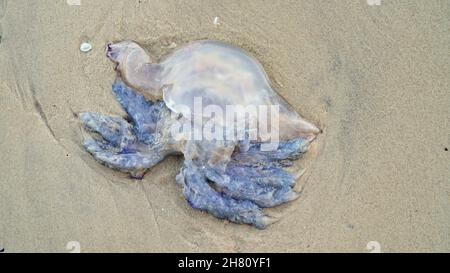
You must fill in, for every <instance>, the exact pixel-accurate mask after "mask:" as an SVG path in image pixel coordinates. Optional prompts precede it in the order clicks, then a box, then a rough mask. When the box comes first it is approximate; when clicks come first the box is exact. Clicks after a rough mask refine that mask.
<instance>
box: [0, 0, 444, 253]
mask: <svg viewBox="0 0 450 273" xmlns="http://www.w3.org/2000/svg"><path fill="white" fill-rule="evenodd" d="M77 2H78V1H73V0H70V1H66V0H58V1H56V0H39V1H29V0H14V1H7V0H0V109H1V110H0V159H1V160H0V162H1V164H0V249H2V248H4V249H5V252H69V250H68V249H66V247H67V244H68V243H69V242H79V245H80V248H81V251H82V252H369V250H368V249H367V245H368V243H369V242H372V241H375V242H378V244H379V247H380V250H381V251H382V252H450V164H449V162H450V152H449V151H448V149H449V148H450V132H449V128H450V89H449V86H450V55H449V52H450V50H449V45H450V20H449V14H450V3H449V2H448V1H444V0H442V1H421V0H415V1H387V0H386V1H385V0H381V1H380V5H369V4H368V2H367V1H366V0H358V1H350V0H348V1H312V0H311V1H279V2H278V1H277V3H276V4H275V3H274V1H259V0H250V1H237V0H236V1H206V0H205V1H162V0H161V1H156V0H152V1H150V0H139V1H138V0H117V1H107V0H80V1H79V3H80V5H74V4H77ZM113 2H114V3H113ZM369 2H370V3H372V2H373V1H369ZM375 2H376V1H375ZM216 17H217V19H215V18H216ZM199 39H214V40H220V41H224V42H227V43H230V44H233V45H236V46H239V47H242V48H244V49H245V50H247V51H248V52H250V53H252V54H253V55H254V56H255V57H257V58H258V60H259V61H260V62H261V63H262V64H263V66H264V68H265V70H266V71H267V73H268V75H269V77H270V79H271V81H272V83H273V87H274V89H275V90H276V91H277V92H278V93H279V94H280V95H281V96H282V97H284V98H285V99H286V101H288V102H289V103H290V104H291V105H292V106H293V108H294V109H295V110H296V111H297V112H298V113H300V114H301V115H303V116H304V117H305V118H307V119H308V120H310V121H312V122H314V123H315V124H317V125H318V126H320V128H322V129H323V131H324V133H323V134H322V135H321V136H320V137H319V139H318V140H317V141H316V143H315V145H314V147H313V149H312V150H311V151H310V152H309V153H308V155H307V156H306V157H305V158H304V159H302V160H300V161H299V162H298V164H300V165H302V166H305V167H306V169H307V170H306V174H305V176H304V177H303V178H302V179H301V180H300V181H299V182H298V183H299V185H298V187H303V191H302V195H301V197H300V198H299V199H298V200H296V201H293V202H291V203H288V204H285V205H283V206H281V207H278V208H274V209H271V210H270V213H272V214H274V215H277V216H278V217H279V219H280V220H279V221H278V222H276V223H275V224H273V225H271V226H269V227H268V228H267V229H265V230H258V229H255V228H253V227H251V226H246V225H237V224H233V223H230V222H228V221H224V220H218V219H216V218H214V217H212V216H210V215H209V214H207V213H204V212H200V211H198V210H194V209H192V208H190V207H189V205H188V204H187V202H186V201H185V200H184V198H183V195H182V189H181V188H180V186H178V185H177V184H176V183H175V176H176V175H177V174H178V172H179V169H180V167H181V163H182V160H181V159H180V158H176V157H172V158H168V159H166V160H165V161H164V162H162V163H161V164H159V165H157V166H156V167H154V168H153V169H152V170H151V171H150V172H149V173H148V174H147V175H146V176H145V178H144V179H143V180H142V181H139V180H132V179H130V178H128V177H127V176H126V175H125V174H122V173H119V172H117V171H114V170H111V169H108V168H106V167H104V166H102V165H101V164H99V163H97V162H96V161H95V160H93V159H92V157H91V156H90V155H89V154H88V153H87V152H86V151H85V150H84V149H83V147H82V145H81V142H82V134H81V130H80V123H79V121H78V118H77V113H80V112H84V111H89V112H98V113H104V114H120V115H123V112H122V110H121V108H120V106H119V104H118V103H117V102H116V101H115V100H114V96H113V95H112V93H111V84H112V83H113V81H114V78H115V74H114V71H113V68H114V67H113V64H112V63H111V62H110V61H109V60H108V59H107V58H106V57H105V54H104V53H105V50H104V48H105V45H106V43H107V42H109V41H120V40H135V41H138V42H140V43H141V44H143V45H145V47H146V48H147V49H148V50H149V52H150V53H151V54H152V56H155V58H157V59H158V58H162V57H163V56H164V55H165V54H167V53H168V52H170V51H171V50H172V49H171V48H172V47H174V46H176V47H177V46H180V45H183V44H184V43H187V42H190V41H194V40H199ZM82 42H89V43H91V44H92V46H93V49H92V50H91V51H90V52H88V53H82V52H80V50H79V47H80V44H81V43H82Z"/></svg>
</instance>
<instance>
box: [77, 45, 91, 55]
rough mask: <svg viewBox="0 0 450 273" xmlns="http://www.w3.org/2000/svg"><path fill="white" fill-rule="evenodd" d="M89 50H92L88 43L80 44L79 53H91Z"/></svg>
mask: <svg viewBox="0 0 450 273" xmlns="http://www.w3.org/2000/svg"><path fill="white" fill-rule="evenodd" d="M91 49H92V45H91V44H90V43H82V44H81V45H80V51H81V52H84V53H86V52H89V51H91Z"/></svg>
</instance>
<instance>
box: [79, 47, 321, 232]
mask: <svg viewBox="0 0 450 273" xmlns="http://www.w3.org/2000/svg"><path fill="white" fill-rule="evenodd" d="M107 56H108V57H109V58H110V59H111V60H112V61H113V62H114V63H115V64H116V71H117V74H118V78H117V80H116V82H115V83H114V84H113V92H114V94H115V96H116V99H117V100H118V102H119V103H120V104H121V106H122V107H123V109H124V110H125V111H126V113H127V115H128V119H124V118H122V117H119V116H105V115H100V114H95V113H82V114H80V118H81V122H82V124H83V126H84V128H86V129H87V130H89V131H91V132H93V134H89V135H87V136H86V138H85V140H84V147H85V148H86V150H87V151H88V152H89V153H91V154H92V155H93V157H94V158H95V159H97V160H98V161H100V162H101V163H103V164H104V165H106V166H108V167H111V168H114V169H117V170H120V171H123V172H127V173H130V174H131V176H132V177H135V178H142V177H143V176H144V174H145V173H146V172H147V171H148V170H149V169H150V168H151V167H153V166H154V165H155V164H157V163H158V162H160V161H161V160H163V159H164V158H165V157H167V156H170V155H183V156H184V164H183V167H182V168H181V171H180V174H179V175H178V176H177V182H178V183H179V184H181V185H182V187H183V194H184V197H185V198H186V200H187V201H188V203H189V204H190V205H191V206H192V207H193V208H196V209H200V210H203V211H207V212H208V213H210V214H212V215H214V216H216V217H218V218H223V219H228V220H229V221H232V222H236V223H246V224H251V225H254V226H255V227H257V228H265V227H266V226H267V225H268V224H269V223H271V222H273V221H274V220H275V219H273V218H272V217H270V216H268V215H266V213H265V212H264V210H263V208H269V207H274V206H277V205H280V204H282V203H285V202H288V201H291V200H294V199H296V198H297V197H298V195H299V194H298V193H296V192H295V191H294V190H293V188H294V185H295V181H296V178H297V177H298V175H296V174H293V173H291V172H288V171H287V170H286V167H289V166H291V165H292V162H293V161H294V160H296V159H298V158H299V157H300V156H301V155H302V154H304V153H306V152H307V150H308V147H309V145H310V143H311V142H312V141H313V140H314V139H315V138H316V137H317V135H318V134H319V133H320V130H319V129H318V128H317V127H316V126H315V125H314V124H312V123H310V122H308V121H306V120H305V119H303V118H302V117H301V116H300V115H299V114H297V113H296V112H295V111H294V110H293V109H292V107H290V106H289V104H288V103H287V102H286V101H284V100H283V99H282V98H281V97H279V96H278V95H277V93H276V92H275V91H274V90H273V89H272V87H271V84H270V81H269V78H268V77H267V75H266V73H265V71H264V69H263V67H262V66H261V64H260V63H259V62H258V61H257V60H256V59H255V58H254V57H252V56H251V55H249V54H248V53H246V52H245V51H244V50H242V49H240V48H238V47H234V46H231V45H228V44H225V43H222V42H219V41H196V42H192V43H190V44H187V45H185V46H183V47H181V48H179V49H176V50H174V52H172V53H171V54H170V55H169V56H168V57H166V58H165V59H164V60H162V61H161V62H160V63H155V62H153V60H152V58H151V56H150V55H149V54H148V53H147V52H146V50H144V49H143V48H142V47H141V46H139V45H138V44H137V43H135V42H130V41H125V42H120V43H116V44H109V45H108V46H107ZM211 109H213V110H214V111H211ZM229 109H233V110H236V109H241V110H242V109H244V110H243V111H244V116H241V118H240V119H239V118H237V117H238V116H235V115H234V114H239V113H235V112H233V117H234V119H232V120H231V121H232V122H231V123H229V122H227V121H229V119H227V118H226V117H227V116H228V114H229V113H228V112H229ZM255 109H256V110H255ZM261 109H266V110H267V109H275V110H276V112H275V117H276V119H273V117H272V118H269V119H268V118H267V115H266V117H264V118H262V117H261V116H264V115H265V114H264V115H261V112H262V111H261ZM254 110H255V111H254ZM212 112H214V115H211V113H212ZM264 113H265V112H264ZM270 114H273V113H271V112H269V115H270ZM242 117H243V118H242ZM241 123H242V124H241ZM241 125H244V126H241ZM207 126H209V127H208V129H211V128H214V129H215V134H213V137H211V136H209V137H205V136H204V135H203V134H202V133H204V129H205V127H207ZM230 127H232V129H233V130H229V129H230ZM262 127H265V128H270V129H271V132H270V134H267V132H266V134H265V135H262V134H259V133H260V132H259V131H260V129H261V128H262ZM174 128H177V130H174ZM180 128H190V131H189V130H188V133H186V130H179V129H180ZM198 131H200V132H201V133H200V137H198V136H194V135H195V132H198ZM229 131H232V132H233V133H231V134H229ZM265 131H267V130H265ZM192 132H194V133H192ZM217 132H219V133H217ZM238 135H240V136H242V138H239V137H238ZM268 136H270V138H268Z"/></svg>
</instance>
